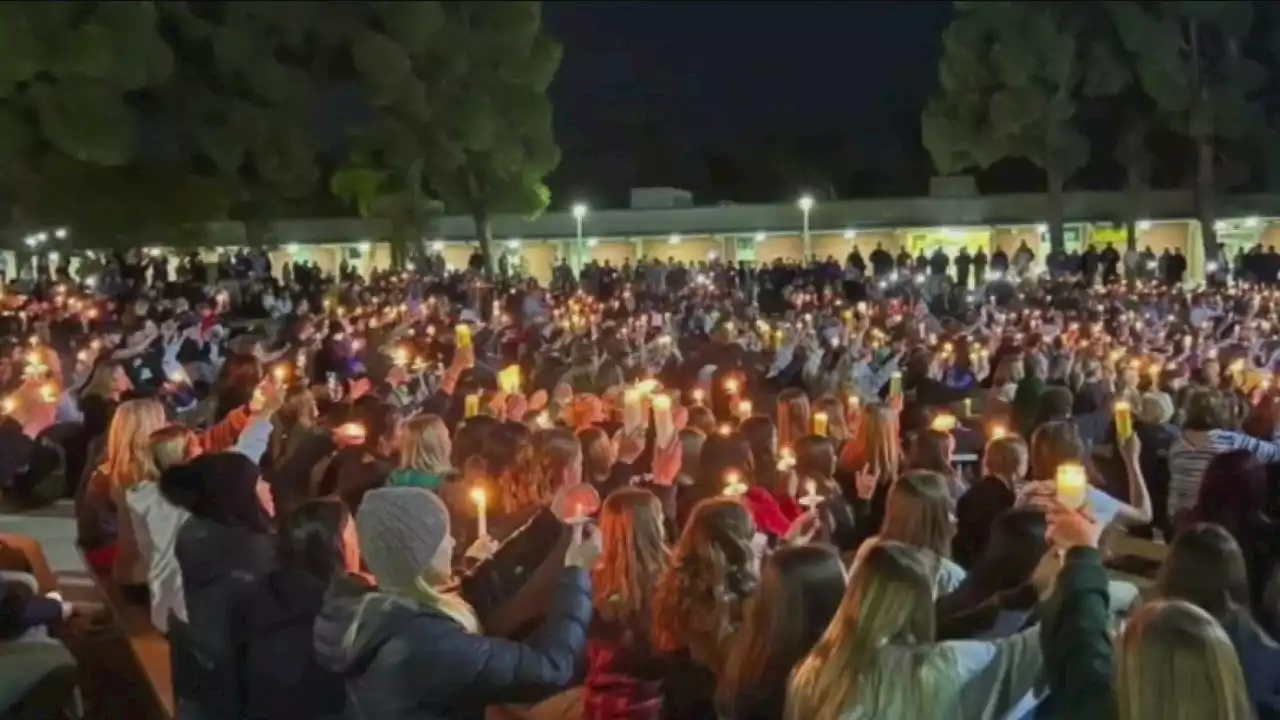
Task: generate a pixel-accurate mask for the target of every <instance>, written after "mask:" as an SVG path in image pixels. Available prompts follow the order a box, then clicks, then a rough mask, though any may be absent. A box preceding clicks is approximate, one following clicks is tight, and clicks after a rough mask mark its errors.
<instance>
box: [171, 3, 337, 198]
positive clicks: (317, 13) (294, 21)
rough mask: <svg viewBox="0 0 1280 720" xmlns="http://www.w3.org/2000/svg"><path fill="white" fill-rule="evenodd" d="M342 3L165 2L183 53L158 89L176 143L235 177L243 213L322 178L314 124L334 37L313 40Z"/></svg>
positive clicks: (203, 165) (313, 186)
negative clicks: (162, 85)
mask: <svg viewBox="0 0 1280 720" xmlns="http://www.w3.org/2000/svg"><path fill="white" fill-rule="evenodd" d="M345 5H347V4H346V3H333V4H328V3H316V2H296V3H241V2H232V3H209V2H164V3H160V4H159V7H160V9H161V13H162V17H163V20H164V25H163V27H164V29H165V38H166V40H167V41H168V42H169V43H170V44H171V45H172V47H173V48H174V50H175V53H176V55H177V56H178V58H179V59H180V61H179V62H178V64H177V68H176V71H175V73H174V76H173V78H172V80H171V81H170V82H169V83H167V84H166V86H165V87H164V89H163V91H162V92H161V93H160V94H159V98H158V99H159V105H160V107H161V108H162V111H163V116H164V123H163V124H164V127H165V128H166V129H167V130H168V131H170V132H172V133H173V135H172V137H170V138H169V141H170V144H171V147H172V148H173V150H174V152H176V153H178V154H180V155H182V156H185V157H189V158H190V161H191V162H192V163H194V165H193V167H196V168H197V169H199V170H202V171H208V172H209V174H213V175H216V176H218V177H220V178H223V179H224V180H227V181H233V182H234V183H235V184H236V186H238V188H239V195H240V198H239V199H240V210H241V211H242V213H241V214H245V213H247V214H248V215H250V216H253V217H257V216H261V215H264V214H267V215H269V214H270V212H271V208H273V207H276V206H278V205H279V204H281V203H283V202H285V201H287V200H289V199H292V198H299V197H304V196H307V195H310V194H312V193H314V192H315V191H316V190H317V189H318V187H319V181H320V177H321V172H320V169H319V165H318V161H317V157H318V155H319V152H320V148H319V146H318V145H319V143H318V140H317V137H316V135H315V133H314V132H313V128H314V127H315V119H316V116H317V114H318V107H319V100H318V96H319V94H320V92H321V88H319V87H318V83H319V82H320V81H321V80H322V79H323V78H324V75H325V70H326V68H327V65H326V62H325V59H326V57H325V53H326V52H328V49H329V45H328V44H327V43H325V42H320V41H319V40H317V38H318V37H328V36H329V35H331V34H332V29H331V28H328V27H326V26H324V22H325V21H326V20H328V21H330V22H333V23H337V22H338V19H337V18H333V17H329V16H328V13H330V10H329V9H330V8H332V9H333V10H332V12H333V13H335V14H340V13H342V12H343V11H344V10H345V7H344V6H345Z"/></svg>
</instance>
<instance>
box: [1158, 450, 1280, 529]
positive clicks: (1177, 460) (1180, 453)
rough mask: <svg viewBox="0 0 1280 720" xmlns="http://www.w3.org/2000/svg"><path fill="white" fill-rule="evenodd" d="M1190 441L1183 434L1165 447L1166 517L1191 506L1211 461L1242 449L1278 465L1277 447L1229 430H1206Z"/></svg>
mask: <svg viewBox="0 0 1280 720" xmlns="http://www.w3.org/2000/svg"><path fill="white" fill-rule="evenodd" d="M1203 435H1204V437H1203V438H1202V439H1200V440H1199V441H1196V442H1193V441H1192V440H1191V438H1189V437H1187V434H1186V433H1185V432H1184V433H1182V434H1181V435H1179V436H1178V437H1177V439H1175V440H1174V441H1173V444H1172V445H1170V446H1169V517H1174V516H1175V514H1176V513H1178V512H1182V511H1185V510H1190V509H1191V508H1192V507H1195V504H1196V496H1197V495H1199V493H1200V482H1201V480H1203V478H1204V470H1205V468H1206V467H1208V466H1209V462H1210V461H1212V460H1213V458H1215V457H1217V456H1218V455H1221V454H1223V453H1228V452H1231V451H1233V450H1245V451H1247V452H1250V453H1252V454H1253V455H1254V457H1256V458H1258V460H1259V461H1260V462H1264V463H1273V462H1280V444H1276V443H1270V442H1266V441H1264V440H1258V439H1257V438H1254V437H1251V436H1249V435H1245V434H1244V433H1238V432H1232V431H1230V430H1209V431H1207V432H1205V433H1204V434H1203Z"/></svg>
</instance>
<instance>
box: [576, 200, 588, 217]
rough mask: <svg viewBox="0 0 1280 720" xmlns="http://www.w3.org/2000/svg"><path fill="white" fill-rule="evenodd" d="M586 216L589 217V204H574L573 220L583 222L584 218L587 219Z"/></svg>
mask: <svg viewBox="0 0 1280 720" xmlns="http://www.w3.org/2000/svg"><path fill="white" fill-rule="evenodd" d="M586 216H587V204H586V203H580V202H578V203H574V204H573V219H574V220H578V221H581V220H582V218H584V217H586Z"/></svg>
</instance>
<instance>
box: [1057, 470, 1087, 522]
mask: <svg viewBox="0 0 1280 720" xmlns="http://www.w3.org/2000/svg"><path fill="white" fill-rule="evenodd" d="M1055 480H1056V485H1057V496H1058V502H1060V503H1062V505H1063V506H1064V507H1068V508H1070V509H1072V510H1079V509H1080V508H1081V507H1083V506H1084V502H1085V499H1086V498H1088V495H1089V478H1088V475H1086V474H1085V470H1084V466H1083V465H1080V464H1079V463H1063V464H1061V465H1059V466H1058V473H1057V476H1056V478H1055Z"/></svg>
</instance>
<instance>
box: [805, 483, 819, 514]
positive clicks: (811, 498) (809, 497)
mask: <svg viewBox="0 0 1280 720" xmlns="http://www.w3.org/2000/svg"><path fill="white" fill-rule="evenodd" d="M821 504H822V496H821V495H819V494H818V483H816V482H814V481H813V480H806V481H805V482H804V497H802V498H800V505H801V506H803V507H804V509H806V510H813V509H814V508H816V507H818V506H819V505H821Z"/></svg>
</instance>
